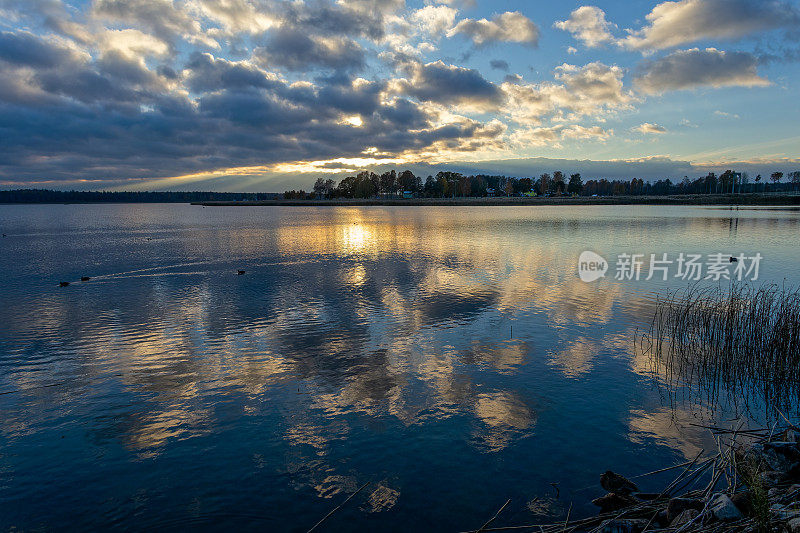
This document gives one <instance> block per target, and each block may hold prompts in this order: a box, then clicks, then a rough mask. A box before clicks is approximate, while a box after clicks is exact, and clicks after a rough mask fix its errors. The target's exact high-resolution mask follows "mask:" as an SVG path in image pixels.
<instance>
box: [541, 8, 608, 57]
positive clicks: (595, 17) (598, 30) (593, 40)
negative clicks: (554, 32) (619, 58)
mask: <svg viewBox="0 0 800 533" xmlns="http://www.w3.org/2000/svg"><path fill="white" fill-rule="evenodd" d="M553 26H554V27H556V28H558V29H560V30H564V31H567V32H569V33H571V34H572V36H573V37H575V39H577V40H579V41H581V42H582V43H583V44H584V45H585V46H587V47H589V48H596V47H598V46H601V45H603V44H606V43H610V42H614V41H615V38H614V35H612V33H611V30H613V29H615V28H616V25H615V24H612V23H611V22H609V21H607V20H606V14H605V13H604V12H603V10H602V9H600V8H599V7H595V6H581V7H579V8H578V9H576V10H575V11H573V12H572V13H570V16H569V18H568V19H567V20H560V21H558V22H556V23H555V24H553Z"/></svg>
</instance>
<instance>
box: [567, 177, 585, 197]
mask: <svg viewBox="0 0 800 533" xmlns="http://www.w3.org/2000/svg"><path fill="white" fill-rule="evenodd" d="M582 190H583V180H581V175H580V173H576V174H572V175H570V177H569V184H568V185H567V192H569V193H570V194H580V193H581V191H582Z"/></svg>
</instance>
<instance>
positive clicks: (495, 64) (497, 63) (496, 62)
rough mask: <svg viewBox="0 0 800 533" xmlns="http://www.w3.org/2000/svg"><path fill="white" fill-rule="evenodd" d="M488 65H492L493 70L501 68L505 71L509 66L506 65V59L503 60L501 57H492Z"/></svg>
mask: <svg viewBox="0 0 800 533" xmlns="http://www.w3.org/2000/svg"><path fill="white" fill-rule="evenodd" d="M489 66H490V67H492V68H493V69H494V70H502V71H505V72H508V69H509V68H510V67H509V65H508V61H505V60H503V59H492V60H491V61H489Z"/></svg>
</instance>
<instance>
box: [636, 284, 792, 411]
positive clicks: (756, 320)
mask: <svg viewBox="0 0 800 533" xmlns="http://www.w3.org/2000/svg"><path fill="white" fill-rule="evenodd" d="M639 341H640V342H641V347H640V348H641V350H642V351H643V352H644V353H646V354H649V356H650V364H651V365H652V371H653V372H654V373H655V374H657V375H658V376H659V377H660V378H661V379H662V380H663V381H664V382H665V383H666V385H667V389H668V390H669V391H671V392H670V396H671V398H670V399H671V400H674V399H675V394H676V393H677V391H679V390H683V391H684V393H685V392H686V391H689V394H693V395H696V394H700V395H702V396H704V398H700V399H701V400H706V401H708V400H712V401H714V400H719V399H720V398H723V397H724V398H725V399H726V400H727V401H728V402H734V403H736V404H737V407H741V406H742V405H744V407H746V408H747V409H749V408H750V404H751V403H752V400H754V399H756V398H759V399H760V401H759V402H758V403H759V404H760V405H759V407H763V408H764V409H766V410H767V411H769V412H768V413H766V414H770V415H774V414H776V413H775V412H776V411H779V410H783V412H786V411H790V410H791V411H797V410H798V406H800V290H798V289H787V288H786V287H781V286H778V285H763V286H760V287H754V286H751V285H741V284H733V285H731V286H729V287H714V288H701V287H698V286H692V287H689V288H687V289H685V290H680V291H676V292H672V293H669V294H667V295H666V296H663V297H660V298H659V299H658V300H657V302H656V310H655V314H654V317H653V321H652V324H651V326H650V329H649V331H648V332H646V333H645V334H644V335H642V337H641V338H640V339H639ZM694 399H698V398H694Z"/></svg>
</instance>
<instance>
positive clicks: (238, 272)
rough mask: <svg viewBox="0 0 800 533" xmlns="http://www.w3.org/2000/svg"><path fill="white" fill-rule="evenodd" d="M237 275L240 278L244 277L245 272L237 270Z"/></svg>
mask: <svg viewBox="0 0 800 533" xmlns="http://www.w3.org/2000/svg"><path fill="white" fill-rule="evenodd" d="M236 273H237V274H238V275H240V276H243V275H244V273H245V271H244V270H237V271H236Z"/></svg>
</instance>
